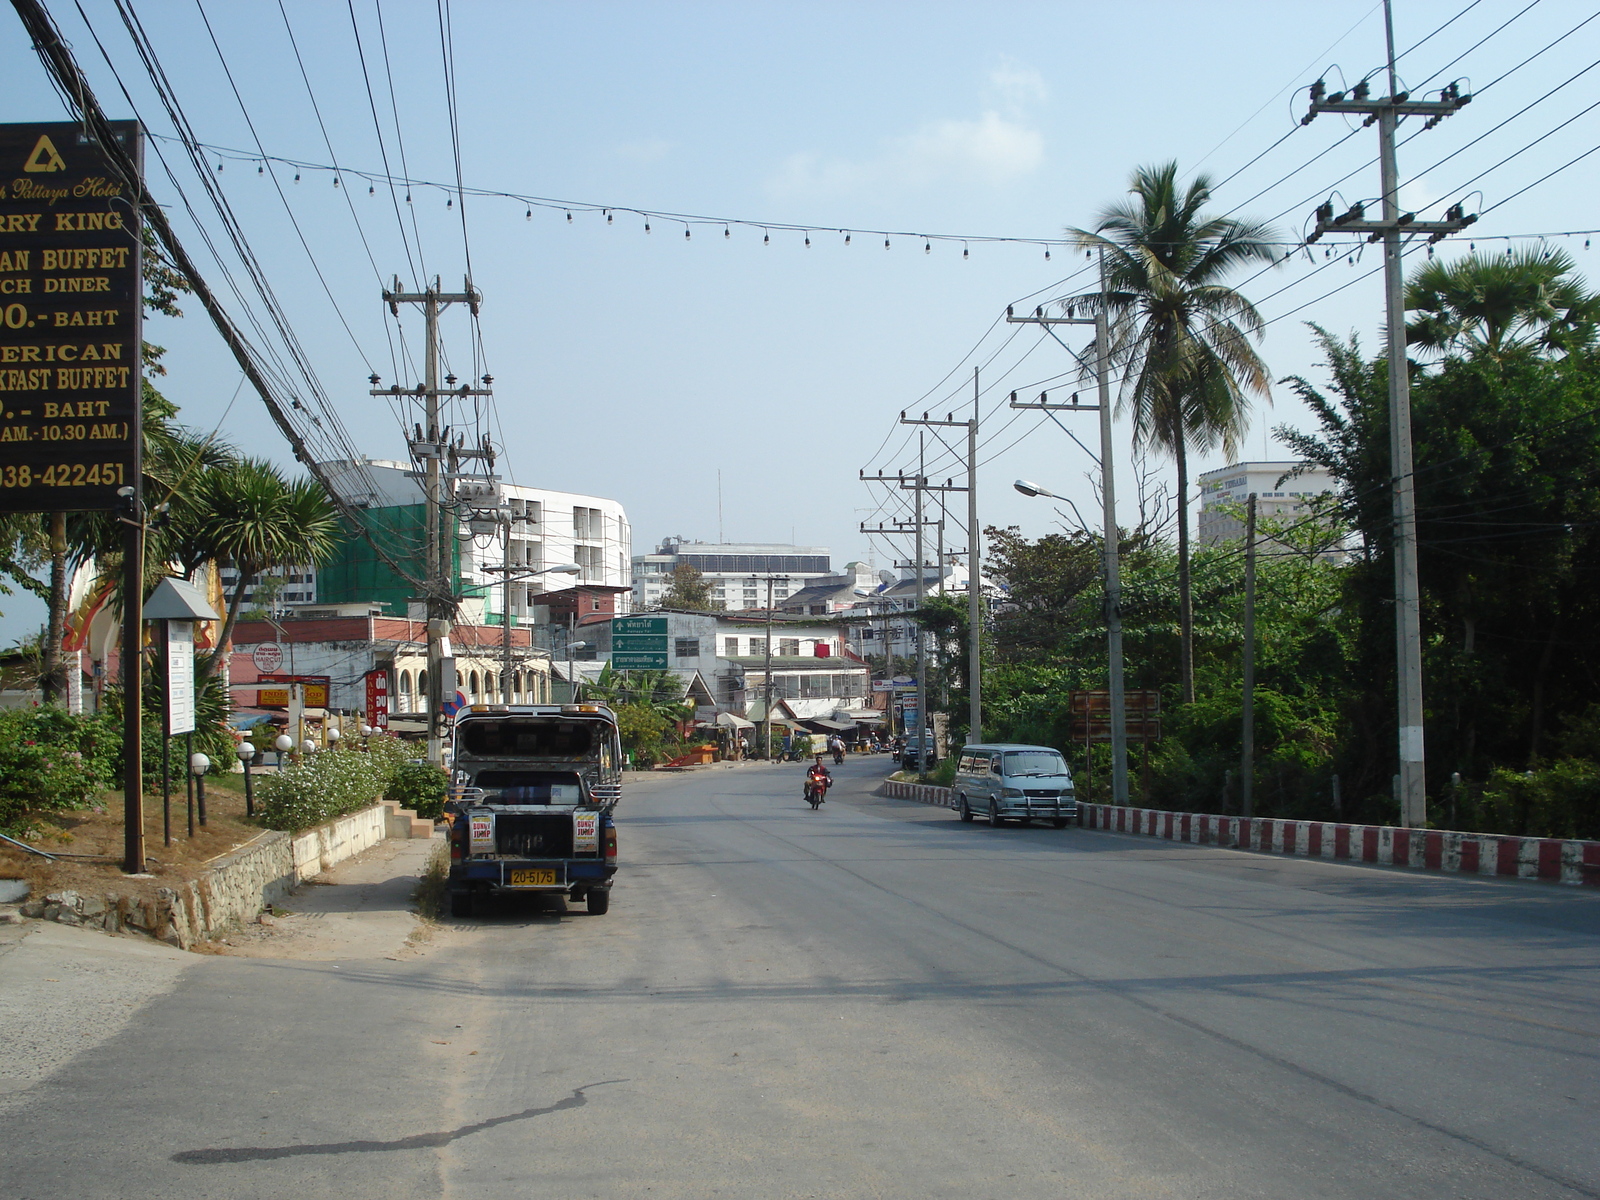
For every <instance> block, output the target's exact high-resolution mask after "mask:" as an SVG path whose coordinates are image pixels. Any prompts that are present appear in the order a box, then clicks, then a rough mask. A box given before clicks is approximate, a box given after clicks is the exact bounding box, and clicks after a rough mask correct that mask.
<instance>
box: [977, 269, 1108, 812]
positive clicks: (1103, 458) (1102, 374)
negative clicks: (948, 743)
mask: <svg viewBox="0 0 1600 1200" xmlns="http://www.w3.org/2000/svg"><path fill="white" fill-rule="evenodd" d="M1085 299H1086V300H1089V299H1090V298H1088V297H1085ZM1091 302H1092V301H1091ZM1108 308H1109V298H1108V297H1107V295H1106V255H1105V251H1104V250H1102V251H1101V252H1100V296H1099V298H1098V304H1097V307H1096V309H1095V314H1094V316H1092V317H1080V316H1077V315H1076V314H1075V313H1074V312H1073V311H1072V309H1071V307H1070V306H1069V308H1068V313H1067V315H1066V316H1064V317H1047V316H1045V315H1044V309H1043V307H1039V308H1035V309H1034V310H1033V316H1031V317H1019V316H1015V315H1014V314H1013V313H1012V311H1011V310H1010V309H1009V308H1008V309H1006V320H1007V321H1008V322H1010V323H1011V324H1013V325H1038V326H1041V327H1042V328H1043V329H1044V330H1045V332H1046V333H1048V334H1050V336H1051V337H1053V338H1055V339H1056V341H1057V342H1058V343H1059V344H1060V345H1061V348H1062V349H1064V350H1066V351H1067V353H1068V354H1072V356H1073V357H1074V358H1077V357H1078V356H1077V355H1076V354H1074V353H1073V351H1072V350H1071V349H1070V348H1069V347H1068V346H1067V344H1066V343H1065V342H1063V341H1061V339H1060V337H1059V336H1057V334H1056V331H1055V329H1054V328H1053V327H1054V326H1056V325H1093V326H1094V341H1095V375H1096V377H1097V379H1098V381H1099V400H1100V402H1099V403H1098V404H1079V403H1078V396H1077V393H1076V392H1074V393H1073V395H1072V398H1071V401H1070V402H1069V403H1067V404H1051V403H1049V399H1048V393H1045V392H1040V393H1039V399H1038V400H1037V401H1035V402H1032V403H1019V402H1018V401H1017V394H1016V393H1015V392H1012V393H1011V407H1012V408H1031V409H1037V410H1042V411H1045V412H1057V411H1066V412H1097V413H1099V414H1100V503H1101V515H1102V521H1103V524H1104V529H1105V533H1104V535H1103V536H1104V541H1105V547H1104V548H1105V573H1106V655H1107V658H1108V659H1109V669H1108V674H1109V676H1110V678H1109V680H1108V683H1109V684H1110V687H1109V690H1110V693H1111V696H1110V700H1111V803H1112V804H1115V805H1126V804H1127V803H1128V714H1127V702H1126V695H1125V689H1124V686H1123V677H1122V566H1121V561H1120V558H1121V548H1122V545H1121V543H1122V533H1121V531H1120V530H1119V529H1118V527H1117V490H1116V474H1115V472H1114V471H1113V469H1112V445H1111V434H1112V425H1111V321H1110V317H1109V314H1108V311H1107V310H1108ZM1069 435H1070V431H1069Z"/></svg>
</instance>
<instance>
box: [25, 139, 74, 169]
mask: <svg viewBox="0 0 1600 1200" xmlns="http://www.w3.org/2000/svg"><path fill="white" fill-rule="evenodd" d="M22 169H23V170H24V171H30V172H36V171H65V170H66V169H67V160H66V159H64V158H62V157H61V152H60V151H59V150H57V149H56V144H55V143H54V142H52V141H51V140H50V138H49V136H48V135H47V134H42V133H41V134H40V135H39V141H38V144H36V145H35V146H34V148H33V153H32V154H30V155H28V161H27V162H25V163H23V164H22Z"/></svg>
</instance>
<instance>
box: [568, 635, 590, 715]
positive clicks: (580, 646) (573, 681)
mask: <svg viewBox="0 0 1600 1200" xmlns="http://www.w3.org/2000/svg"><path fill="white" fill-rule="evenodd" d="M588 648H589V643H588V642H570V641H569V642H568V643H567V690H568V691H569V692H570V693H571V697H570V699H571V702H572V703H573V704H576V703H577V702H578V680H577V677H576V676H574V675H573V673H572V669H573V668H572V652H573V651H574V650H587V649H588Z"/></svg>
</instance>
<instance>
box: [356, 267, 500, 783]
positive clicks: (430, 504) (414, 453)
mask: <svg viewBox="0 0 1600 1200" xmlns="http://www.w3.org/2000/svg"><path fill="white" fill-rule="evenodd" d="M383 299H384V301H385V302H386V303H387V304H388V305H389V311H390V312H391V313H393V314H394V315H396V316H398V315H399V314H400V305H402V304H420V305H421V306H422V322H423V336H424V338H425V339H426V345H425V351H424V355H423V384H422V386H421V387H420V388H415V389H412V390H411V391H409V392H407V391H404V390H402V389H401V387H400V385H399V384H395V385H394V386H393V387H390V388H379V387H377V386H376V384H377V382H378V379H377V376H373V377H372V382H373V384H374V386H373V389H372V392H371V394H372V395H374V396H405V395H411V396H417V397H420V398H421V399H422V401H423V424H422V426H421V428H419V429H418V430H417V436H416V437H414V438H411V439H408V441H409V444H410V447H411V457H412V459H413V460H414V461H416V460H420V461H421V462H422V464H423V490H424V492H425V493H426V496H427V503H426V506H425V513H426V517H425V519H426V522H427V523H426V527H425V534H424V536H425V540H426V542H427V545H426V547H425V548H424V550H423V555H424V562H425V564H426V569H425V571H424V585H425V586H424V589H423V590H424V597H423V598H424V601H425V602H426V604H427V612H428V623H427V629H428V701H427V703H428V761H429V762H431V763H435V764H440V765H442V764H443V762H444V704H445V701H446V700H447V699H449V696H448V695H447V694H446V691H445V689H446V687H447V686H448V687H450V689H451V692H453V691H454V683H455V681H454V679H453V678H452V679H449V680H446V679H445V678H444V675H445V671H444V666H445V663H446V661H447V660H448V661H449V662H451V663H452V664H453V663H454V658H453V656H451V655H449V654H448V653H447V650H448V648H449V645H450V622H451V621H452V619H454V617H455V613H456V588H455V581H454V580H453V579H451V577H450V575H451V571H450V566H451V553H452V550H453V548H454V543H455V535H456V531H455V529H454V528H451V529H449V530H448V531H447V530H446V529H445V520H444V516H445V511H444V510H445V504H446V499H447V497H446V485H447V484H449V483H450V482H451V480H450V479H449V478H448V477H447V474H446V471H445V456H446V455H447V454H448V453H449V452H450V446H449V444H448V441H447V439H446V438H445V436H444V430H443V429H441V428H440V424H439V398H440V397H441V396H450V397H455V396H492V395H494V393H493V392H492V391H491V390H489V389H488V388H487V387H483V388H474V387H470V386H462V387H459V388H456V387H452V388H447V389H443V390H441V389H440V387H439V314H440V313H441V312H443V311H444V310H445V309H446V308H448V307H450V305H452V304H465V305H467V306H468V307H469V308H470V309H471V310H472V313H473V315H474V316H476V315H477V313H478V305H479V304H480V303H481V302H482V300H483V296H482V294H481V293H479V292H478V291H477V290H476V289H474V288H473V286H472V281H471V280H470V279H469V280H467V281H466V288H465V290H464V291H460V292H445V291H442V290H440V287H439V281H438V279H437V278H435V279H434V281H433V286H432V287H429V288H426V289H425V290H423V291H420V292H406V291H402V290H401V288H400V279H399V277H398V276H396V277H395V281H394V287H393V289H392V290H390V291H386V292H384V293H383ZM484 382H485V383H488V382H489V378H488V377H487V376H485V377H484ZM448 499H449V501H451V502H453V501H454V500H455V496H454V494H453V492H452V494H451V495H449V497H448ZM451 524H452V525H453V524H454V522H452V523H451ZM447 533H448V536H446V534H447Z"/></svg>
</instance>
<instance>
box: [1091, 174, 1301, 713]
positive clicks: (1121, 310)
mask: <svg viewBox="0 0 1600 1200" xmlns="http://www.w3.org/2000/svg"><path fill="white" fill-rule="evenodd" d="M1128 191H1129V194H1130V197H1131V198H1130V199H1128V200H1125V201H1122V202H1120V203H1117V204H1113V205H1110V206H1109V207H1107V208H1106V209H1104V210H1103V211H1102V213H1101V214H1100V220H1099V223H1098V224H1097V225H1096V226H1095V229H1094V230H1093V231H1092V232H1091V231H1087V230H1082V229H1074V230H1071V231H1070V232H1071V233H1073V234H1075V235H1076V237H1077V239H1078V242H1079V244H1080V245H1083V246H1086V247H1088V248H1090V249H1101V250H1103V251H1104V252H1105V260H1106V277H1107V278H1106V286H1107V291H1108V296H1107V300H1108V303H1109V308H1110V312H1109V314H1108V318H1109V320H1110V322H1111V360H1112V364H1113V367H1114V369H1115V370H1116V371H1117V372H1118V373H1119V374H1120V376H1121V379H1122V385H1121V401H1120V403H1121V407H1122V409H1123V411H1125V412H1129V413H1131V414H1132V417H1133V425H1134V433H1135V437H1136V439H1137V440H1138V441H1140V442H1153V443H1154V444H1155V445H1156V446H1158V447H1160V448H1161V449H1162V450H1163V451H1165V452H1166V453H1168V454H1170V455H1171V456H1172V459H1173V462H1174V464H1175V465H1176V467H1177V471H1178V560H1177V567H1178V604H1179V629H1180V655H1179V670H1180V673H1181V677H1182V687H1183V698H1184V700H1186V701H1192V700H1193V699H1194V605H1193V599H1192V596H1191V594H1190V580H1189V518H1188V500H1189V496H1188V493H1189V451H1190V450H1209V449H1211V448H1212V447H1214V446H1216V445H1218V444H1219V443H1220V444H1221V445H1222V447H1223V449H1224V451H1225V452H1226V453H1227V454H1229V455H1230V456H1231V455H1233V454H1234V452H1235V449H1236V447H1237V444H1238V441H1239V438H1240V437H1241V436H1242V434H1243V433H1244V431H1245V429H1246V428H1247V427H1248V424H1249V412H1250V405H1249V394H1250V393H1255V394H1256V395H1259V396H1262V397H1265V396H1267V394H1268V387H1267V385H1268V376H1267V369H1266V365H1265V364H1264V363H1263V362H1262V361H1261V359H1260V357H1259V356H1258V355H1257V354H1256V352H1255V349H1254V348H1253V347H1252V346H1251V341H1252V339H1254V340H1258V341H1259V340H1260V336H1261V330H1262V320H1261V316H1260V314H1258V313H1257V312H1256V310H1255V307H1254V306H1253V305H1252V304H1251V303H1250V302H1249V301H1248V300H1246V299H1245V298H1244V296H1243V295H1241V294H1240V293H1239V292H1237V291H1235V290H1234V289H1233V288H1231V287H1228V286H1227V285H1226V284H1224V283H1223V280H1224V279H1225V278H1226V277H1227V276H1229V275H1230V274H1232V273H1233V272H1234V271H1236V270H1237V269H1238V268H1240V267H1243V266H1248V265H1250V264H1251V263H1270V262H1272V261H1273V259H1274V251H1273V247H1272V243H1273V240H1274V237H1275V235H1274V233H1273V231H1272V230H1271V228H1270V227H1268V226H1266V225H1263V224H1259V223H1255V222H1249V221H1239V220H1235V219H1233V218H1230V217H1213V216H1208V215H1206V213H1205V212H1204V211H1203V210H1204V207H1205V205H1206V203H1207V202H1208V201H1210V199H1211V180H1210V178H1209V177H1208V176H1206V175H1197V176H1195V178H1194V179H1193V180H1191V181H1190V183H1189V185H1188V187H1187V188H1185V187H1182V186H1181V185H1180V184H1179V182H1178V164H1177V163H1175V162H1169V163H1164V164H1162V165H1160V166H1156V167H1140V168H1139V169H1137V170H1136V171H1134V173H1133V179H1132V181H1131V185H1130V187H1129V189H1128ZM1083 299H1084V300H1087V301H1089V302H1090V303H1093V302H1094V299H1095V298H1094V297H1092V296H1090V297H1084V298H1083ZM1081 302H1082V301H1080V303H1081Z"/></svg>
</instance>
